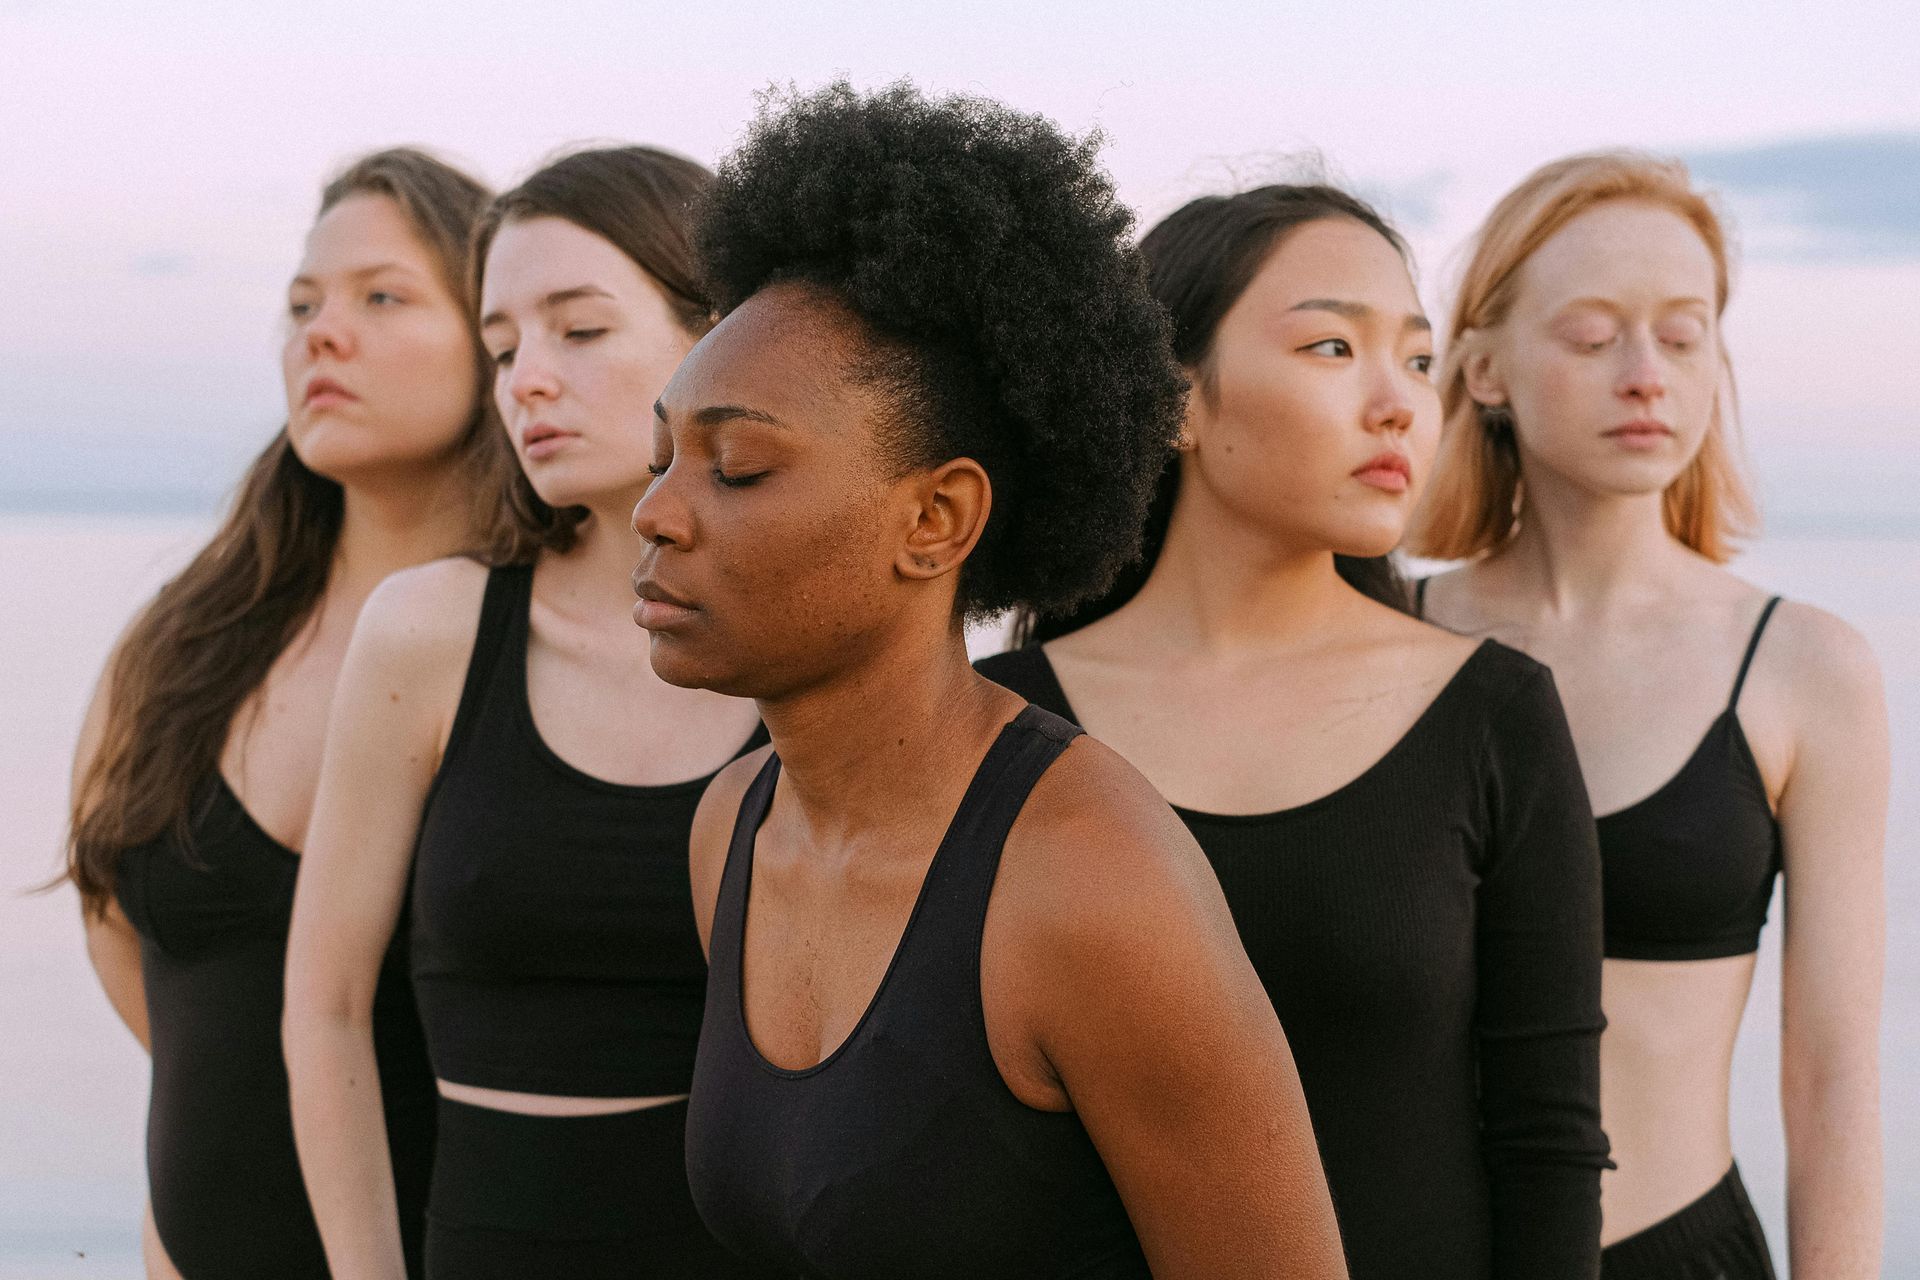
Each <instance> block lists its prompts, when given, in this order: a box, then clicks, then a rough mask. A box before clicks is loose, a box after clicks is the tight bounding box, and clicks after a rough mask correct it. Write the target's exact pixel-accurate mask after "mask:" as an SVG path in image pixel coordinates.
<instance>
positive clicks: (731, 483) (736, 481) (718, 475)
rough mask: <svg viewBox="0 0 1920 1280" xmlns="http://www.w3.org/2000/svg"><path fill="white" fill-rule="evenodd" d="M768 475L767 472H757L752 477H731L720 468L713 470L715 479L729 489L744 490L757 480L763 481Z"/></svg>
mask: <svg viewBox="0 0 1920 1280" xmlns="http://www.w3.org/2000/svg"><path fill="white" fill-rule="evenodd" d="M766 475H767V473H766V472H765V471H756V472H753V473H752V474H751V475H738V476H730V475H728V474H727V473H726V472H724V471H722V470H721V469H720V468H719V467H715V468H714V469H713V478H714V479H715V480H716V481H718V482H719V483H720V484H722V485H725V486H726V487H727V488H729V489H744V488H746V487H747V486H748V485H750V484H752V483H754V482H755V481H756V480H760V479H763V478H764V477H765V476H766Z"/></svg>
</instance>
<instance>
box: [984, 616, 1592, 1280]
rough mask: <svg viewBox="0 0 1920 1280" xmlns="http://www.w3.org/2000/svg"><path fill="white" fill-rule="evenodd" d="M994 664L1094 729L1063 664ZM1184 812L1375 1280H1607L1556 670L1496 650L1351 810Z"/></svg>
mask: <svg viewBox="0 0 1920 1280" xmlns="http://www.w3.org/2000/svg"><path fill="white" fill-rule="evenodd" d="M977 666H978V668H979V670H980V672H981V674H983V675H985V676H988V677H990V678H991V679H993V680H996V681H998V682H999V683H1000V684H1002V685H1004V686H1005V687H1007V688H1008V689H1011V690H1012V691H1013V692H1015V693H1017V694H1019V695H1021V696H1022V697H1024V698H1026V699H1027V700H1028V701H1030V702H1033V703H1035V704H1037V705H1039V706H1042V707H1045V708H1047V709H1048V710H1050V711H1053V712H1055V713H1057V714H1059V715H1062V716H1065V717H1067V718H1069V719H1072V718H1074V711H1073V708H1072V707H1071V706H1070V705H1069V704H1068V701H1067V695H1066V693H1065V691H1064V690H1063V689H1062V688H1061V687H1060V682H1059V680H1058V679H1057V677H1056V676H1055V674H1054V670H1053V666H1052V663H1051V662H1050V661H1049V660H1048V658H1047V655H1046V651H1045V650H1044V649H1042V648H1040V647H1039V646H1034V647H1030V648H1026V649H1018V650H1015V651H1013V652H1011V653H1003V654H998V655H996V656H994V657H991V658H986V659H983V660H981V661H980V662H979V663H978V664H977ZM1174 812H1175V813H1177V814H1178V815H1179V816H1180V819H1181V821H1183V822H1184V823H1186V825H1187V828H1188V830H1190V831H1191V832H1192V833H1193V837H1194V839H1195V840H1196V841H1197V842H1198V843H1199V845H1200V848H1201V849H1202V850H1203V851H1204V852H1205V853H1206V855H1207V861H1208V862H1209V863H1210V864H1211V865H1212V867H1213V870H1214V873H1215V875H1217V876H1218V877H1219V880H1220V887H1221V889H1222V891H1223V892H1224V894H1225V896H1226V900H1227V907H1228V909H1229V910H1230V911H1231V912H1232V913H1233V919H1234V923H1235V925H1237V926H1238V928H1239V932H1240V940H1241V942H1242V944H1243V945H1244V946H1245V947H1246V949H1247V956H1248V958H1249V959H1251V960H1252V962H1253V968H1254V971H1255V973H1257V974H1258V975H1259V977H1260V981H1261V984H1262V985H1263V986H1264V987H1265V988H1266V991H1267V994H1268V997H1269V998H1270V999H1271V1000H1272V1001H1273V1007H1274V1011H1275V1012H1276V1013H1277V1014H1279V1016H1280V1025H1281V1027H1282V1028H1284V1029H1285V1031H1286V1033H1287V1042H1288V1044H1289V1046H1290V1047H1291V1048H1292V1050H1293V1058H1294V1062H1295V1064H1296V1065H1297V1067H1298V1068H1299V1072H1300V1084H1301V1088H1302V1090H1303V1091H1304V1092H1305V1094H1306V1099H1307V1109H1308V1111H1309V1112H1310V1113H1311V1114H1312V1116H1313V1130H1314V1136H1315V1138H1317V1139H1318V1140H1319V1144H1320V1154H1321V1160H1322V1163H1323V1165H1324V1166H1325V1169H1326V1174H1327V1186H1328V1188H1329V1190H1331V1191H1332V1193H1333V1204H1334V1209H1335V1211H1336V1212H1337V1213H1338V1215H1339V1219H1340V1227H1341V1237H1342V1240H1343V1242H1344V1244H1345V1246H1346V1252H1347V1266H1348V1270H1349V1272H1350V1274H1351V1275H1352V1276H1353V1280H1406V1278H1407V1277H1413V1276H1418V1277H1420V1280H1576V1278H1578V1280H1591V1277H1592V1276H1593V1275H1594V1274H1595V1267H1596V1265H1597V1259H1598V1257H1599V1247H1600V1246H1599V1242H1600V1170H1601V1169H1602V1168H1603V1167H1605V1166H1606V1164H1607V1140H1606V1136H1605V1134H1604V1133H1602V1132H1601V1128H1600V1079H1599V1075H1600V1053H1599V1049H1600V1031H1601V1027H1602V1026H1603V1025H1604V1020H1603V1019H1602V1017H1601V1014H1600V865H1599V857H1598V854H1597V852H1596V850H1595V848H1594V836H1593V819H1592V816H1591V815H1590V813H1589V811H1588V809H1587V795H1586V788H1585V785H1584V784H1583V783H1582V781H1581V777H1580V767H1579V762H1578V760H1577V759H1576V757H1575V755H1574V751H1573V739H1572V736H1571V735H1570V734H1569V733H1568V730H1567V724H1566V717H1565V714H1564V713H1563V712H1562V711H1561V708H1560V699H1559V696H1558V694H1556V693H1555V691H1554V687H1553V678H1552V676H1551V675H1549V674H1548V672H1547V670H1546V668H1545V667H1542V666H1541V665H1540V664H1539V663H1537V662H1535V661H1533V660H1532V659H1531V658H1528V657H1526V656H1525V655H1524V654H1522V653H1519V652H1518V651H1517V650H1514V649H1509V648H1507V647H1505V646H1503V645H1499V644H1495V643H1493V642H1491V641H1489V642H1487V643H1485V644H1482V645H1481V646H1480V648H1479V649H1478V650H1476V651H1475V652H1474V654H1473V655H1472V656H1471V657H1470V658H1468V659H1467V661H1466V663H1465V665H1463V666H1462V667H1461V668H1460V670H1459V672H1458V673H1457V674H1455V675H1454V677H1453V679H1452V680H1451V681H1450V682H1449V683H1448V684H1447V686H1446V687H1445V688H1444V689H1443V690H1442V691H1441V692H1440V693H1439V694H1438V695H1437V696H1436V697H1435V698H1434V700H1433V702H1432V703H1431V704H1430V705H1429V706H1428V707H1427V709H1426V711H1425V712H1424V713H1422V714H1421V716H1420V717H1419V719H1418V720H1417V721H1416V722H1415V723H1414V725H1413V727H1412V728H1410V729H1409V730H1407V732H1406V734H1405V735H1404V736H1403V737H1402V738H1401V739H1400V740H1399V741H1398V742H1397V743H1395V744H1394V746H1393V747H1392V748H1390V749H1389V750H1388V751H1387V753H1386V754H1385V755H1384V756H1382V757H1381V758H1380V759H1379V760H1378V761H1376V762H1375V763H1374V764H1373V765H1372V766H1371V767H1369V768H1368V769H1367V770H1365V771H1364V772H1363V773H1361V774H1360V775H1359V776H1358V777H1356V778H1354V779H1353V781H1351V782H1349V783H1347V784H1346V785H1345V786H1343V787H1340V788H1339V789H1338V790H1335V791H1333V792H1331V793H1329V794H1327V795H1325V796H1322V797H1320V798H1319V799H1316V800H1311V801H1308V802H1307V803H1305V804H1302V805H1296V806H1294V807H1293V808H1289V809H1282V810H1280V811H1278V812H1275V813H1264V814H1245V815H1239V814H1214V813H1203V812H1200V811H1197V810H1193V809H1183V808H1179V807H1178V806H1176V807H1175V809H1174Z"/></svg>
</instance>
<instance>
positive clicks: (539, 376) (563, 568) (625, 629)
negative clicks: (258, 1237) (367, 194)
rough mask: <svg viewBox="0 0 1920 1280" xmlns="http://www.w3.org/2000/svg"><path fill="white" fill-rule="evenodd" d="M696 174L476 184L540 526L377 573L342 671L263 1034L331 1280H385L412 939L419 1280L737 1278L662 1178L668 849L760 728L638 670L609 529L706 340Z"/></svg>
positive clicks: (485, 293) (686, 922)
mask: <svg viewBox="0 0 1920 1280" xmlns="http://www.w3.org/2000/svg"><path fill="white" fill-rule="evenodd" d="M708 177H709V175H708V174H707V172H706V170H704V169H702V168H701V167H700V166H699V165H697V164H694V163H693V162H692V161H690V160H685V159H682V158H681V157H678V156H674V155H669V154H666V153H663V152H659V151H654V150H651V149H648V148H641V147H627V148H617V149H600V150H593V151H584V152H579V153H576V154H573V155H570V156H566V157H564V158H562V159H560V160H557V161H555V162H554V163H552V164H550V165H548V166H547V167H546V168H544V169H542V170H540V171H539V172H538V173H536V174H534V175H533V176H532V177H530V178H528V179H527V180H526V182H524V183H523V184H521V185H520V186H519V187H517V188H515V189H514V190H512V191H510V192H508V193H506V194H505V195H503V196H501V197H500V198H499V200H497V201H496V202H495V203H494V205H493V208H492V209H491V210H490V211H489V213H488V215H487V217H486V218H485V220H484V221H483V223H482V225H481V227H480V229H479V232H478V235H477V244H476V255H477V256H476V271H477V272H478V273H479V274H478V277H477V280H478V287H477V288H476V290H475V292H476V294H477V295H478V300H479V306H480V311H481V333H482V337H483V339H484V340H485V343H486V347H487V350H488V351H489V353H490V354H491V357H492V360H493V364H494V367H495V373H494V383H493V393H494V397H495V400H496V403H497V404H498V406H499V411H500V414H501V417H502V418H503V420H504V423H505V427H506V434H507V436H508V438H510V439H511V440H512V442H513V447H514V448H515V450H517V452H518V454H519V458H520V462H521V466H522V471H521V472H520V473H519V474H517V475H516V476H515V478H514V481H513V489H512V496H511V504H512V506H513V507H514V509H515V510H517V511H519V512H521V513H523V515H524V517H525V518H527V519H528V520H529V521H531V522H532V523H533V524H535V525H537V526H538V527H539V528H541V529H542V530H543V531H544V533H543V537H542V545H541V546H540V549H539V553H538V555H537V556H532V557H527V558H525V559H522V560H520V561H519V562H516V563H511V564H504V565H500V566H498V567H495V568H493V569H491V570H489V569H487V568H486V567H484V566H483V565H480V564H477V563H475V562H473V561H471V560H465V559H451V560H445V561H442V562H440V563H437V564H431V565H425V566H422V567H420V568H418V569H414V570H411V571H409V572H407V573H403V574H398V575H396V576H395V577H394V578H393V579H392V580H391V581H389V582H388V583H387V584H386V586H384V587H383V588H382V589H381V590H380V592H379V593H378V594H376V595H375V597H374V598H373V599H372V600H371V601H369V602H368V606H367V609H366V611H365V613H364V614H363V616H362V618H361V621H360V625H359V628H358V630H357V632H356V634H355V637H354V641H353V645H352V648H351V650H350V652H349V656H348V660H347V664H346V669H345V671H344V673H343V675H342V677H341V692H340V702H339V706H340V713H339V715H338V716H336V717H335V723H334V728H333V732H332V735H331V737H330V739H329V742H328V745H327V755H326V764H325V767H324V770H323V777H322V785H321V788H320V796H319V799H318V801H317V803H316V808H315V817H314V823H313V828H312V833H311V837H310V840H309V853H308V859H307V862H306V864H305V866H304V867H303V869H302V873H301V877H300V889H299V894H298V902H297V906H296V909H295V912H294V926H293V938H292V942H291V945H290V947H289V953H288V973H287V1025H286V1045H287V1056H288V1066H289V1070H290V1074H291V1076H292V1080H293V1111H294V1119H295V1125H296V1128H297V1130H298V1133H299V1138H300V1154H301V1160H302V1163H303V1165H304V1167H305V1169H306V1174H307V1181H308V1184H309V1186H310V1187H311V1189H312V1194H313V1201H314V1208H315V1212H316V1215H317V1216H318V1218H319V1221H320V1227H321V1232H322V1234H323V1236H324V1237H325V1239H326V1243H327V1251H328V1255H329V1257H330V1258H331V1260H332V1263H333V1268H334V1275H335V1276H337V1277H341V1278H342V1280H361V1278H366V1277H392V1276H398V1275H399V1273H400V1263H401V1248H400V1237H399V1233H398V1232H397V1230H396V1220H395V1213H394V1202H393V1193H392V1190H391V1187H392V1184H391V1180H390V1179H389V1177H388V1174H387V1170H386V1168H385V1167H384V1163H383V1159H382V1151H383V1150H384V1144H383V1142H382V1140H381V1132H380V1119H381V1112H380V1107H379V1105H378V1103H377V1101H376V1098H375V1095H374V1093H373V1092H372V1091H371V1089H370V1087H369V1086H370V1084H371V1080H372V1076H371V1074H370V1070H369V1068H370V1064H371V1058H372V1053H373V1042H372V1038H371V1035H370V1030H371V1023H370V1011H371V1007H372V1005H371V1002H372V999H373V996H374V991H375V988H376V978H377V975H378V973H379V971H380V966H381V957H382V955H383V954H385V953H386V951H387V950H388V948H389V946H390V945H391V939H393V938H394V936H395V935H396V934H397V933H398V932H400V931H401V930H402V929H406V928H409V927H410V929H411V935H412V959H413V971H414V984H415V990H416V992H417V995H418V998H419V1001H420V1011H421V1020H422V1024H423V1026H424V1029H425V1033H426V1039H427V1047H428V1052H429V1055H430V1057H431V1059H432V1062H433V1069H434V1074H435V1076H436V1077H437V1078H438V1082H439V1092H440V1103H439V1110H440V1136H441V1142H440V1149H439V1158H438V1160H437V1161H436V1164H435V1169H434V1175H433V1187H432V1192H431V1195H430V1197H429V1206H428V1228H427V1246H426V1267H427V1273H428V1274H429V1275H431V1276H442V1277H458V1278H459V1280H475V1278H477V1277H486V1276H502V1277H508V1276H511V1277H526V1276H567V1277H570V1278H571V1280H592V1278H593V1277H600V1276H607V1277H615V1276H618V1277H633V1276H642V1275H658V1276H672V1277H707V1276H719V1275H735V1274H740V1271H739V1268H738V1264H736V1263H734V1262H733V1261H732V1259H731V1258H730V1257H729V1256H728V1255H726V1254H725V1253H724V1251H722V1250H721V1249H720V1247H719V1246H718V1245H717V1244H715V1243H714V1242H713V1240H712V1238H711V1237H710V1236H709V1235H708V1234H707V1232H706V1230H705V1229H704V1228H703V1227H702V1226H701V1224H700V1221H699V1218H698V1216H697V1215H696V1213H695V1212H694V1209H693V1204H692V1200H691V1198H690V1197H689V1194H688V1190H687V1179H686V1171H685V1158H684V1154H683V1143H684V1136H683V1135H684V1127H685V1123H686V1104H685V1101H684V1099H685V1095H686V1093H687V1089H688V1084H689V1082H690V1079H691V1076H692V1071H693V1054H694V1046H695V1043H696V1040H697V1038H698V1035H699V1030H700V1015H701V1008H702V1003H703V997H704V991H705V982H706V967H705V963H704V961H703V959H702V956H701V953H700V941H699V937H698V935H697V933H696V932H695V929H694V923H693V909H692V898H691V894H692V889H691V885H690V882H689V880H688V872H687V839H688V832H689V830H690V828H691V825H692V821H693V814H694V809H695V806H696V805H697V803H698V801H699V798H700V793H701V791H702V790H703V789H704V788H705V786H706V782H707V779H708V778H709V777H710V776H711V775H712V774H713V773H715V772H716V771H717V770H719V769H720V768H721V766H723V765H725V764H726V763H727V762H728V761H729V760H731V759H732V758H733V757H735V756H736V755H738V754H740V752H741V751H743V750H745V749H746V748H747V746H748V745H750V744H751V743H752V742H753V741H755V740H757V738H758V731H757V726H758V717H757V715H756V713H755V711H754V709H753V706H752V704H750V703H747V702H744V701H739V700H735V699H731V698H726V697H723V696H721V695H719V694H714V693H706V692H700V691H692V690H685V689H678V688H675V687H673V686H671V685H668V684H665V683H663V682H662V681H661V680H659V679H658V678H656V677H655V676H654V674H653V670H652V668H651V666H650V665H649V663H648V658H647V652H646V649H645V647H644V646H643V645H641V644H640V643H638V638H637V637H636V635H635V633H634V630H633V625H632V621H631V617H630V615H631V601H632V593H631V587H630V586H629V576H630V574H631V572H632V570H633V566H634V562H635V561H636V560H637V559H638V557H639V544H638V541H637V540H636V539H635V537H634V535H633V533H632V531H631V530H630V529H629V528H628V524H627V522H628V516H629V513H630V512H631V511H632V509H633V506H634V504H635V502H636V501H638V499H639V498H640V496H641V495H642V494H643V493H644V492H645V491H646V489H647V485H648V483H649V481H650V477H649V475H648V473H647V464H648V462H649V460H650V457H651V443H650V439H649V431H648V426H649V423H650V422H651V418H652V412H653V402H654V399H655V397H656V396H658V394H659V393H660V389H661V388H662V387H663V386H664V385H665V384H666V381H667V379H668V377H669V376H670V375H671V374H672V373H673V370H674V368H675V367H676V366H677V365H678V364H679V362H680V359H681V357H682V356H683V355H685V354H686V352H687V350H688V349H689V348H691V347H692V345H693V343H694V342H695V341H696V340H697V338H698V337H699V335H700V334H701V333H702V332H704V331H705V328H706V325H707V322H708V313H707V306H706V303H705V301H704V299H703V298H702V297H701V295H700V292H699V289H698V286H697V285H696V284H695V283H694V281H693V279H692V268H691V252H690V248H689V245H688V239H687V219H688V213H689V206H690V204H691V203H692V202H693V200H694V199H695V198H696V197H697V196H698V195H699V193H700V192H701V190H702V189H703V188H704V187H705V186H706V183H707V181H708ZM410 882H411V885H412V899H411V901H412V906H411V921H410V925H409V924H408V923H407V922H406V921H405V919H404V912H403V906H404V904H406V903H407V901H408V886H409V883H410Z"/></svg>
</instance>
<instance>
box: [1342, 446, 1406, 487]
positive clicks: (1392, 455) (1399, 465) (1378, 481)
mask: <svg viewBox="0 0 1920 1280" xmlns="http://www.w3.org/2000/svg"><path fill="white" fill-rule="evenodd" d="M1353 478H1354V479H1355V480H1358V481H1359V482H1360V483H1361V484H1364V485H1369V486H1371V487H1373V488H1375V489H1378V490H1380V491H1381V492H1382V493H1405V492H1406V491H1407V488H1408V487H1409V486H1410V485H1412V483H1413V463H1411V462H1409V461H1408V460H1407V455H1406V454H1404V453H1396V452H1394V451H1393V450H1391V449H1388V450H1386V451H1384V452H1382V453H1378V454H1375V455H1374V456H1373V457H1371V458H1369V459H1367V461H1366V462H1364V463H1362V464H1361V465H1360V466H1358V467H1355V468H1354V469H1353Z"/></svg>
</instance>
